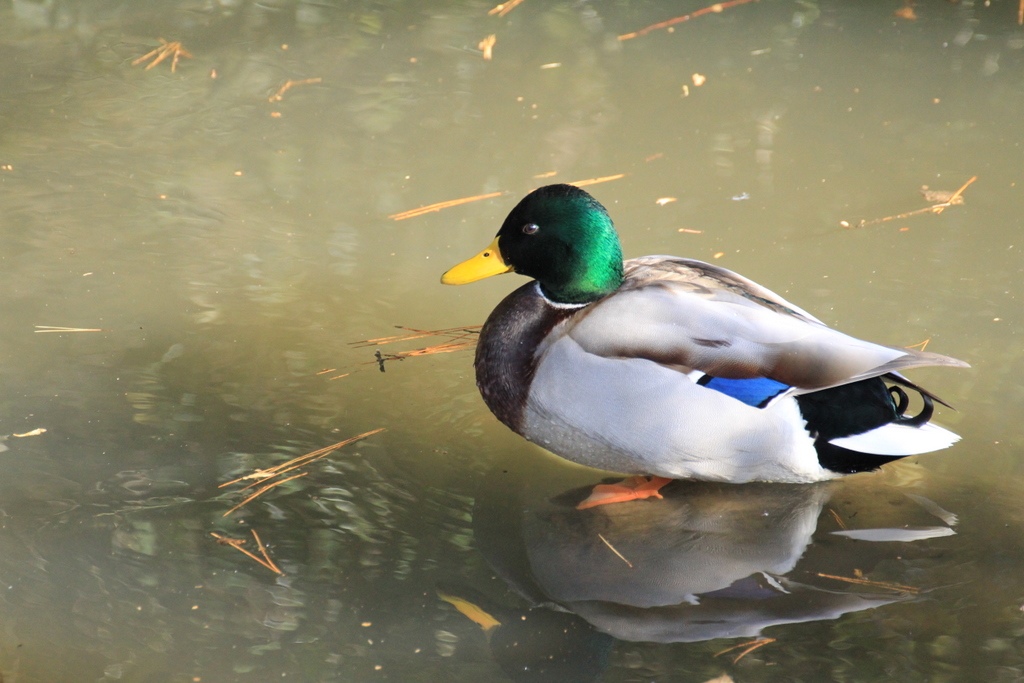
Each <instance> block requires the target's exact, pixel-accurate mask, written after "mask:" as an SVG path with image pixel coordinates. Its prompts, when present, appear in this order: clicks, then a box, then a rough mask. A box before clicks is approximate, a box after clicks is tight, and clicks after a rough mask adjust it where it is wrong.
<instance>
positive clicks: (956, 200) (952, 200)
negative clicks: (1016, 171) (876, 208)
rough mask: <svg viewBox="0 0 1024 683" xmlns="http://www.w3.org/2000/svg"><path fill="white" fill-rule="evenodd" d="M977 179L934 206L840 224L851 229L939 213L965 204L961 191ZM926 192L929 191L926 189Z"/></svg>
mask: <svg viewBox="0 0 1024 683" xmlns="http://www.w3.org/2000/svg"><path fill="white" fill-rule="evenodd" d="M977 179H978V176H971V179H970V180H968V181H967V182H966V183H964V184H963V186H961V188H960V189H959V190H957V191H956V192H954V193H953V194H951V195H949V196H948V198H946V199H945V201H943V202H942V203H940V204H934V205H932V206H926V207H925V208H923V209H917V210H915V211H907V212H906V213H900V214H896V215H895V216H886V217H885V218H875V219H874V220H870V221H865V220H862V221H860V222H859V223H857V224H856V225H852V224H850V223H848V222H847V221H840V222H839V225H841V226H842V227H844V228H847V229H849V230H852V229H854V228H864V227H867V226H869V225H877V224H879V223H886V222H888V221H895V220H901V219H904V218H910V217H911V216H918V215H920V214H923V213H935V214H939V213H942V212H943V211H945V210H946V209H948V208H949V207H951V206H957V205H959V204H963V203H964V198H963V197H962V196H961V193H962V192H963V191H964V190H966V189H967V186H968V185H970V184H971V183H973V182H974V181H975V180H977ZM926 192H929V191H927V190H926ZM930 192H931V196H942V197H945V196H946V193H938V192H934V191H930ZM928 197H929V194H925V199H928Z"/></svg>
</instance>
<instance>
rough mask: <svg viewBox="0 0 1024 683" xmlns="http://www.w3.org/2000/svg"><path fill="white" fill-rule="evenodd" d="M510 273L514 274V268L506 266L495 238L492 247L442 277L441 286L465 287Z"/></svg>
mask: <svg viewBox="0 0 1024 683" xmlns="http://www.w3.org/2000/svg"><path fill="white" fill-rule="evenodd" d="M510 272H512V266H508V265H505V260H504V259H503V258H502V257H501V252H500V251H499V250H498V238H497V237H495V238H494V241H493V242H491V246H489V247H487V248H486V249H484V250H483V251H481V252H480V253H479V254H477V255H476V256H474V257H473V258H471V259H469V260H466V261H463V262H462V263H460V264H459V265H457V266H455V267H453V268H451V269H450V270H449V271H448V272H447V273H445V274H444V275H442V276H441V284H445V285H465V284H469V283H470V282H476V281H477V280H483V279H484V278H485V277H491V276H492V275H501V274H502V273H510Z"/></svg>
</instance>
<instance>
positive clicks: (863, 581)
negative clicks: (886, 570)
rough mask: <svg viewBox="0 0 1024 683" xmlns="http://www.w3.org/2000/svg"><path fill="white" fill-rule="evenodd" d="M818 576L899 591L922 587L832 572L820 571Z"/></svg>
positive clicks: (913, 591)
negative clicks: (833, 573)
mask: <svg viewBox="0 0 1024 683" xmlns="http://www.w3.org/2000/svg"><path fill="white" fill-rule="evenodd" d="M818 576H820V577H822V578H824V579H835V580H836V581H846V582H847V583H855V584H857V585H858V586H868V587H871V588H884V589H886V590H891V591H897V592H899V593H918V592H920V590H921V589H920V588H915V587H914V586H903V585H901V584H898V583H887V582H884V581H870V580H868V579H856V578H852V577H848V576H834V575H832V574H822V573H821V572H818Z"/></svg>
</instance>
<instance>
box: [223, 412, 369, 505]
mask: <svg viewBox="0 0 1024 683" xmlns="http://www.w3.org/2000/svg"><path fill="white" fill-rule="evenodd" d="M384 429H385V427H380V428H379V429H374V430H371V431H369V432H364V433H362V434H359V435H357V436H353V437H352V438H349V439H345V440H344V441H339V442H338V443H336V444H331V445H330V446H324V447H323V448H320V449H317V450H315V451H313V452H312V453H306V454H305V455H300V456H299V457H297V458H292V459H291V460H289V461H288V462H284V463H281V464H280V465H275V466H274V467H269V468H267V469H265V470H256V471H255V472H253V473H251V474H247V475H245V476H244V477H239V478H238V479H234V480H232V481H229V482H225V483H223V484H221V485H220V486H218V487H217V488H224V487H225V486H231V485H232V484H237V483H238V482H240V481H245V480H247V479H258V480H259V481H256V482H253V483H252V484H249V485H248V486H246V487H244V488H242V489H240V490H241V491H245V490H246V489H250V488H252V487H253V486H256V485H257V484H261V483H263V482H264V481H266V480H267V479H270V478H271V477H276V476H279V475H281V474H284V473H285V472H290V471H291V470H294V469H295V468H297V467H301V466H302V465H308V464H309V463H311V462H315V461H317V460H319V459H320V458H322V457H324V456H325V455H327V454H328V453H330V452H332V451H336V450H338V449H339V448H344V447H345V446H348V445H349V444H351V443H355V442H356V441H359V440H361V439H365V438H367V437H369V436H373V435H374V434H379V433H380V432H383V431H384ZM292 478H293V479H294V477H292ZM285 481H288V480H285ZM279 483H283V482H279Z"/></svg>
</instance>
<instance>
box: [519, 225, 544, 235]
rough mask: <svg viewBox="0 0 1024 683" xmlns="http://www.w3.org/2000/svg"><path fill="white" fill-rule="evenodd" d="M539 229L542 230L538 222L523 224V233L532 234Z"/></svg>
mask: <svg viewBox="0 0 1024 683" xmlns="http://www.w3.org/2000/svg"><path fill="white" fill-rule="evenodd" d="M538 230H540V226H539V225H537V224H536V223H527V224H526V225H524V226H523V233H525V234H527V235H532V234H533V233H535V232H537V231H538Z"/></svg>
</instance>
